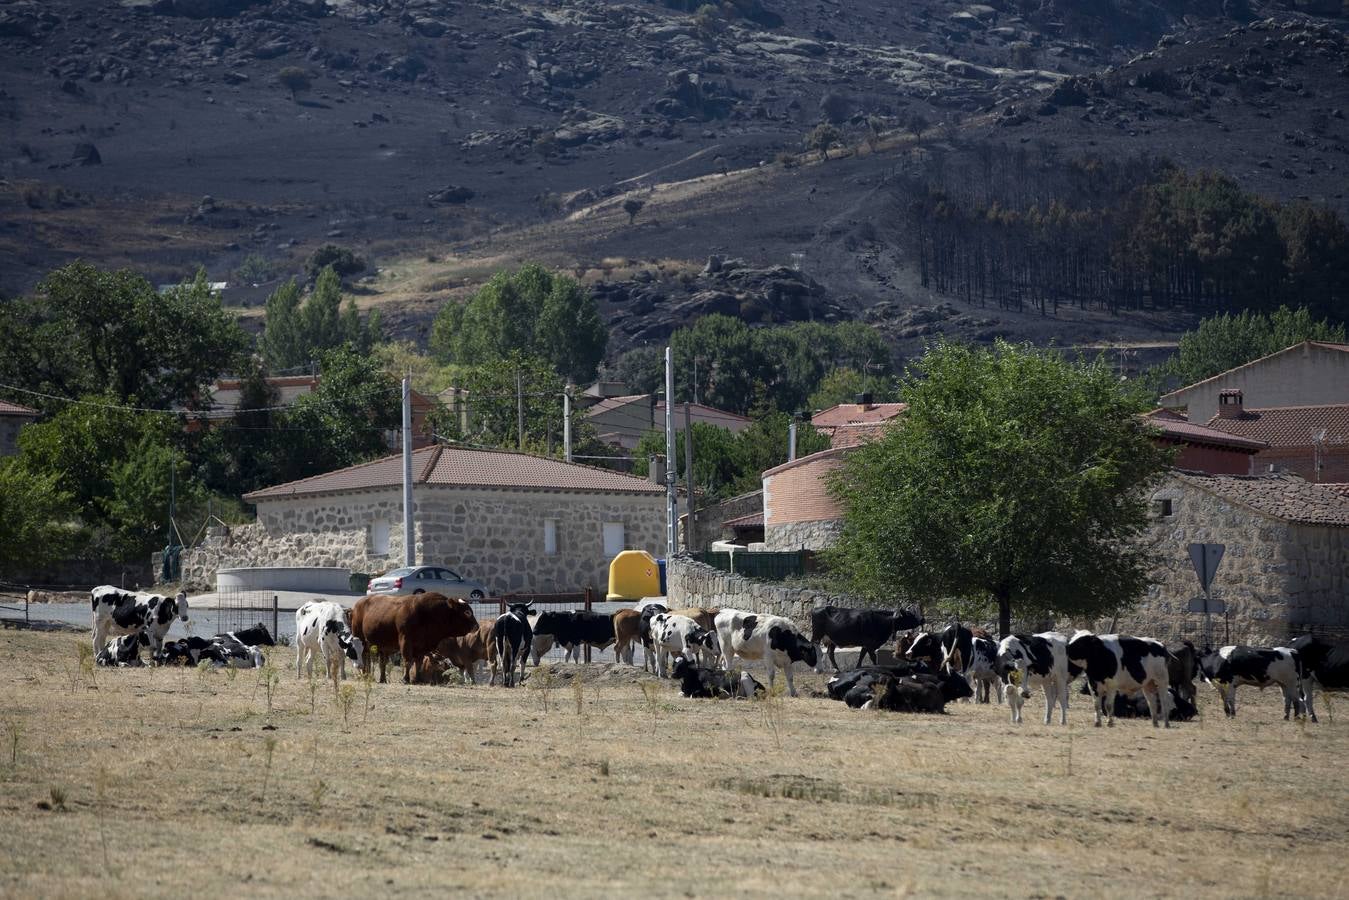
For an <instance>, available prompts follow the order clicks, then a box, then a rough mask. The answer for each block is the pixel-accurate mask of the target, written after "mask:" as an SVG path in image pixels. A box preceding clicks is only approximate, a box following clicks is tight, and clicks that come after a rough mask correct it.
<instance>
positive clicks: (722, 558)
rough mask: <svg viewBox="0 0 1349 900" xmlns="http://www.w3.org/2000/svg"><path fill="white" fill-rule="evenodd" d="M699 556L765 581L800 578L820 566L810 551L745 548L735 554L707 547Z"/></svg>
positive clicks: (735, 571) (725, 570)
mask: <svg viewBox="0 0 1349 900" xmlns="http://www.w3.org/2000/svg"><path fill="white" fill-rule="evenodd" d="M696 556H697V558H698V559H699V560H700V561H702V562H704V563H706V564H707V565H709V566H712V567H714V568H717V569H720V570H721V571H723V572H733V573H735V574H736V575H744V576H745V577H746V578H758V579H761V580H764V581H781V580H783V579H784V578H799V577H800V576H802V575H805V574H806V573H808V572H814V571H815V570H816V568H817V567H816V565H815V554H814V553H813V552H812V551H810V550H790V551H785V552H781V551H775V552H754V553H750V552H748V551H746V552H741V553H734V554H732V553H727V552H726V551H723V550H706V551H704V552H702V553H700V554H696Z"/></svg>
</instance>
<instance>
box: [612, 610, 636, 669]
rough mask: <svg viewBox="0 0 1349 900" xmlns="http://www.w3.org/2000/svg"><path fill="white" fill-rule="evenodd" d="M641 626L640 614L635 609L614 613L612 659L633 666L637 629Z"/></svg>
mask: <svg viewBox="0 0 1349 900" xmlns="http://www.w3.org/2000/svg"><path fill="white" fill-rule="evenodd" d="M641 624H642V614H641V613H640V612H638V611H637V610H635V609H620V610H619V611H618V612H616V613H614V659H616V660H618V661H619V662H625V663H627V664H628V665H632V664H633V662H632V656H633V651H634V649H635V648H636V646H637V629H638V627H639V626H640V625H641Z"/></svg>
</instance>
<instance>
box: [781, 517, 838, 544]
mask: <svg viewBox="0 0 1349 900" xmlns="http://www.w3.org/2000/svg"><path fill="white" fill-rule="evenodd" d="M842 530H843V520H842V519H821V520H819V521H815V522H788V523H787V524H785V525H765V526H764V543H765V544H766V545H767V546H768V549H769V550H823V549H825V548H826V547H832V546H833V545H834V542H835V541H837V540H838V535H839V532H840V531H842Z"/></svg>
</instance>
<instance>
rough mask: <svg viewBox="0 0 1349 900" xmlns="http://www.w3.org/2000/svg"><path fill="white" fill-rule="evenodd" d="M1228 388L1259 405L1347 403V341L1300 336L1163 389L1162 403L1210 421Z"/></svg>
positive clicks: (1254, 405)
mask: <svg viewBox="0 0 1349 900" xmlns="http://www.w3.org/2000/svg"><path fill="white" fill-rule="evenodd" d="M1231 390H1239V391H1241V392H1242V393H1243V394H1244V395H1245V400H1246V404H1247V405H1248V406H1250V407H1258V408H1262V409H1263V408H1267V407H1271V406H1307V405H1325V404H1329V403H1349V344H1331V343H1327V342H1324V341H1303V342H1302V343H1300V344H1294V345H1293V346H1291V347H1288V348H1287V349H1284V350H1280V351H1279V352H1278V353H1271V354H1270V355H1269V356H1263V357H1261V358H1260V359H1257V360H1253V361H1252V362H1248V363H1246V364H1245V365H1242V366H1237V367H1236V368H1235V369H1228V370H1227V371H1226V372H1221V373H1219V374H1217V375H1214V376H1213V377H1212V378H1206V379H1204V380H1203V381H1200V382H1196V383H1195V384H1191V385H1187V386H1186V387H1183V388H1178V389H1177V390H1174V391H1172V392H1171V393H1169V394H1164V395H1163V396H1162V398H1161V404H1162V406H1164V407H1166V408H1167V409H1175V410H1183V411H1185V413H1186V416H1187V418H1188V419H1189V420H1190V421H1191V422H1200V423H1203V422H1209V420H1210V419H1212V418H1214V417H1215V416H1217V415H1218V413H1219V407H1220V401H1221V397H1222V393H1223V392H1224V391H1231ZM1210 424H1211V423H1210Z"/></svg>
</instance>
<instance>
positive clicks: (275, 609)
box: [272, 594, 281, 644]
mask: <svg viewBox="0 0 1349 900" xmlns="http://www.w3.org/2000/svg"><path fill="white" fill-rule="evenodd" d="M279 605H280V604H279V601H278V600H277V599H276V594H272V640H274V641H276V642H277V643H278V644H279V643H281V629H280V627H279V626H280V624H281V616H280V612H281V610H280V608H279Z"/></svg>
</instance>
